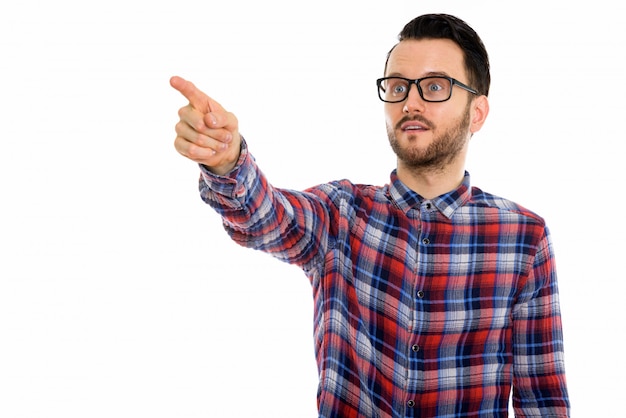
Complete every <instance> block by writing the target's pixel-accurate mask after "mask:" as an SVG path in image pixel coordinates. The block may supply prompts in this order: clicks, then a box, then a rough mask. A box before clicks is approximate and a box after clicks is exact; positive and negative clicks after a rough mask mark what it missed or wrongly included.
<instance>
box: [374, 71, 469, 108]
mask: <svg viewBox="0 0 626 418" xmlns="http://www.w3.org/2000/svg"><path fill="white" fill-rule="evenodd" d="M411 84H415V85H416V86H417V91H418V92H419V94H420V97H421V98H422V99H423V100H424V101H425V102H445V101H446V100H450V97H452V86H454V85H457V86H459V87H461V88H462V89H464V90H467V91H469V92H470V93H472V94H478V92H477V91H476V90H474V89H473V88H471V87H469V86H467V85H465V84H463V83H461V82H460V81H458V80H456V79H454V78H452V77H444V76H430V77H424V78H418V79H416V80H411V79H409V78H404V77H383V78H379V79H378V80H376V85H377V86H378V97H379V98H380V100H382V101H383V102H387V103H398V102H402V101H404V100H405V99H406V98H407V97H408V96H409V90H411Z"/></svg>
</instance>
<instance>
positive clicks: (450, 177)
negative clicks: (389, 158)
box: [397, 158, 465, 199]
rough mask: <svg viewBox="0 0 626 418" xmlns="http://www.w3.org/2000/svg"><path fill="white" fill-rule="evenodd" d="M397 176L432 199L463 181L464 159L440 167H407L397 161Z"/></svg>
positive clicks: (417, 191)
mask: <svg viewBox="0 0 626 418" xmlns="http://www.w3.org/2000/svg"><path fill="white" fill-rule="evenodd" d="M397 173H398V178H399V179H400V181H402V182H403V183H404V184H405V185H407V187H409V188H410V189H411V190H413V191H414V192H416V193H417V194H419V195H420V196H422V197H423V198H424V199H433V198H435V197H437V196H441V195H442V194H445V193H448V192H450V191H452V190H454V189H456V188H457V187H459V185H460V184H461V183H462V182H463V178H464V177H465V168H464V160H463V159H462V158H461V159H459V161H457V162H455V163H453V164H449V165H447V166H445V167H441V168H420V167H407V166H405V165H404V164H402V162H401V161H398V169H397Z"/></svg>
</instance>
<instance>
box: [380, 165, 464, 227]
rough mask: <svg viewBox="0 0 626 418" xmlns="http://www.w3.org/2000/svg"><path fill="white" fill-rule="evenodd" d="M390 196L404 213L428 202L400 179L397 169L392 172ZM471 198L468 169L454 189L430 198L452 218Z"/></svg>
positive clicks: (441, 210)
mask: <svg viewBox="0 0 626 418" xmlns="http://www.w3.org/2000/svg"><path fill="white" fill-rule="evenodd" d="M388 197H389V198H390V199H391V201H392V202H393V204H394V205H396V206H397V207H398V208H400V209H401V210H402V211H403V212H404V213H407V212H408V211H409V210H411V209H419V208H420V206H421V205H422V204H423V203H424V202H426V201H427V200H426V199H424V198H423V197H422V196H420V195H419V194H417V193H416V192H414V191H413V190H411V189H409V188H408V187H407V186H406V185H405V184H404V183H403V182H402V181H400V179H399V178H398V174H397V172H396V170H393V171H392V172H391V183H390V184H389V186H388ZM470 198H471V187H470V174H469V173H468V172H467V171H466V172H465V176H464V177H463V181H462V182H461V184H460V185H459V186H458V187H457V188H456V189H454V190H451V191H449V192H448V193H445V194H442V195H441V196H438V197H435V198H433V199H430V200H429V201H428V202H430V203H431V204H432V205H433V206H434V207H436V208H437V210H439V212H441V213H442V214H443V215H444V216H445V217H447V218H451V217H452V215H453V214H454V212H455V211H456V210H457V209H458V208H460V207H461V206H463V205H464V204H465V203H466V202H467V201H469V200H470Z"/></svg>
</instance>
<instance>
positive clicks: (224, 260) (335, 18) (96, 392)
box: [0, 0, 626, 418]
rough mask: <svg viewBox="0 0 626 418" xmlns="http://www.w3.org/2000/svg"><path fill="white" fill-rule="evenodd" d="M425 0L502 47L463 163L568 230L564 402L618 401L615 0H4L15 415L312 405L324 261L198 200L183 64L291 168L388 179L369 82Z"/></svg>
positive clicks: (8, 397) (0, 269)
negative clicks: (239, 233) (251, 231)
mask: <svg viewBox="0 0 626 418" xmlns="http://www.w3.org/2000/svg"><path fill="white" fill-rule="evenodd" d="M9 4H10V5H9ZM428 12H447V13H452V14H455V15H457V16H459V17H461V18H463V19H464V20H466V21H467V22H468V23H469V24H470V25H471V26H473V27H474V28H475V29H476V30H477V32H478V33H479V35H480V36H481V37H482V38H483V41H484V42H485V44H486V46H487V49H488V51H489V54H490V57H491V63H492V77H493V82H492V90H491V95H490V103H491V113H490V115H489V118H488V120H487V123H486V125H485V126H484V127H483V129H482V131H481V132H479V133H478V134H476V135H475V136H474V138H473V140H472V142H473V143H472V145H471V149H470V159H469V161H468V169H469V171H470V172H471V173H472V177H473V183H474V185H477V186H479V187H481V188H482V189H483V190H486V191H489V192H492V193H495V194H499V195H502V196H504V197H507V198H510V199H512V200H515V201H517V202H518V203H521V204H523V205H525V206H527V207H529V208H531V209H533V210H534V211H536V212H538V213H539V214H541V215H542V216H543V217H544V218H546V220H547V222H548V225H549V227H550V229H551V231H552V234H553V240H554V244H555V250H556V255H557V263H558V268H559V280H560V289H561V304H562V311H563V321H564V327H565V344H566V346H565V350H566V352H565V355H566V366H567V373H568V375H567V378H568V383H569V390H570V395H571V401H572V405H573V411H572V416H573V417H581V418H582V417H590V416H595V417H608V416H611V417H614V416H619V415H620V414H622V413H623V409H622V407H621V404H623V378H624V373H625V372H626V370H625V367H624V364H625V362H624V360H623V345H622V344H621V341H622V338H623V336H624V330H625V327H624V313H623V312H624V296H623V290H622V289H623V286H622V283H623V282H624V279H625V273H624V267H623V265H624V244H623V236H624V232H625V231H624V229H625V228H624V209H623V206H624V203H623V202H624V199H623V194H624V192H623V185H622V175H623V168H622V166H621V165H620V164H621V163H622V160H623V147H622V143H623V142H624V140H625V139H626V138H625V137H624V133H623V125H624V115H625V113H626V112H625V111H626V106H625V104H624V97H625V93H626V87H625V86H626V82H625V81H624V76H625V74H626V65H625V64H624V60H623V57H624V41H625V40H626V36H625V30H624V25H623V17H624V15H625V12H626V9H625V6H624V5H623V3H620V2H609V1H594V2H584V3H582V2H573V3H572V2H550V1H534V0H533V1H525V2H519V3H511V2H496V1H491V2H489V1H483V2H478V1H473V2H467V1H447V2H442V1H432V2H431V1H419V2H418V1H390V0H386V1H384V2H383V1H381V2H376V3H375V2H370V3H368V2H362V1H358V2H357V1H326V0H323V1H320V0H316V1H313V2H306V3H304V2H292V1H284V2H279V1H258V2H257V1H247V2H245V1H233V0H230V1H220V2H217V1H203V2H190V1H177V2H147V1H145V2H135V1H132V0H127V1H119V0H109V1H107V2H91V3H88V2H79V1H69V0H64V1H54V2H53V1H43V0H42V1H21V2H4V3H3V5H2V6H0V52H1V54H0V135H1V138H0V140H1V142H0V146H1V148H0V193H1V194H0V196H1V199H2V201H1V204H0V211H1V212H0V214H1V216H0V245H1V252H0V257H1V259H0V417H3V418H18V417H29V418H31V417H32V418H35V417H36V418H41V417H66V418H69V417H80V418H84V417H90V418H91V417H94V418H96V417H98V418H99V417H134V418H135V417H151V418H154V417H177V418H181V417H244V416H245V417H248V416H254V417H259V416H262V417H291V418H294V417H314V416H315V415H316V407H315V394H316V389H317V372H316V365H315V361H314V352H313V338H312V322H311V318H312V297H311V289H310V286H309V284H308V281H307V279H306V277H305V276H304V275H303V274H302V272H301V271H300V270H298V269H297V268H295V267H293V266H289V265H286V264H283V263H281V262H279V261H276V260H274V259H272V258H271V257H269V256H267V255H265V254H261V253H257V252H254V251H252V250H246V249H243V248H239V247H237V246H236V245H235V244H234V243H232V242H231V241H230V240H229V239H228V237H227V236H226V233H225V232H224V231H223V230H222V227H221V222H220V220H219V218H218V217H217V215H215V214H214V213H213V212H212V211H211V210H210V208H208V207H207V206H206V205H204V204H203V203H202V202H201V201H200V199H199V196H198V193H197V176H198V170H197V167H196V166H195V164H193V163H192V162H190V161H188V160H186V159H184V158H183V157H181V156H179V155H178V154H177V153H176V151H175V150H174V148H173V145H172V144H173V138H174V124H175V123H176V120H177V110H178V108H179V107H181V106H183V105H184V104H185V100H184V98H182V96H180V95H179V94H178V93H177V92H176V91H174V90H173V89H171V87H170V86H169V82H168V80H169V78H170V76H172V75H180V76H183V77H186V78H188V79H190V80H192V81H193V82H194V83H195V84H196V85H198V86H199V87H200V88H202V89H203V90H204V91H206V92H207V93H208V94H210V95H212V96H213V97H214V98H215V99H217V100H218V101H220V102H221V103H222V104H223V105H224V106H225V107H226V108H227V109H229V110H231V111H233V112H235V114H236V115H237V116H238V118H239V120H240V128H241V131H242V133H243V134H244V135H245V136H246V138H247V139H248V141H249V145H250V149H251V152H252V153H253V154H254V155H255V157H256V158H257V161H258V162H259V164H260V166H261V167H262V168H263V170H264V171H265V173H266V174H267V175H268V176H269V178H270V180H271V181H272V182H273V183H274V184H275V185H276V186H280V187H287V188H296V189H300V188H304V187H307V186H312V185H314V184H317V183H320V182H325V181H328V180H333V179H338V178H344V177H347V178H350V179H351V180H353V181H355V182H364V183H371V184H383V183H386V182H387V181H388V178H389V177H388V176H389V173H390V171H391V170H392V169H393V167H394V166H395V160H394V157H393V154H392V152H391V150H390V149H389V146H388V142H387V137H386V134H385V129H384V121H383V110H382V103H381V102H379V100H378V98H377V96H376V89H375V83H374V80H375V79H376V78H377V77H380V76H381V74H382V70H383V64H384V60H385V56H386V53H387V51H388V50H389V48H390V47H391V46H392V45H393V44H394V43H395V42H396V36H397V33H398V32H399V31H400V30H401V28H402V27H403V26H404V24H405V23H407V22H408V21H409V20H411V19H412V18H414V17H415V16H417V15H419V14H422V13H428Z"/></svg>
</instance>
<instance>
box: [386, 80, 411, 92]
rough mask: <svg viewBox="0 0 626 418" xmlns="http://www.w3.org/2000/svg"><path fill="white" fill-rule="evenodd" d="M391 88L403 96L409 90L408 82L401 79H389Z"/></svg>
mask: <svg viewBox="0 0 626 418" xmlns="http://www.w3.org/2000/svg"><path fill="white" fill-rule="evenodd" d="M389 90H390V91H391V94H393V95H395V96H401V95H403V94H405V93H406V91H407V82H406V81H404V80H401V79H398V80H389Z"/></svg>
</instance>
